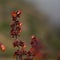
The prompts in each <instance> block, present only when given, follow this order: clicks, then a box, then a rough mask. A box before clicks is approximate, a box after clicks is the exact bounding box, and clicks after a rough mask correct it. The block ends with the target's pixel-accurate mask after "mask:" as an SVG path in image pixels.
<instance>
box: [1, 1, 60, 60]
mask: <svg viewBox="0 0 60 60" xmlns="http://www.w3.org/2000/svg"><path fill="white" fill-rule="evenodd" d="M17 10H22V15H21V18H19V20H20V21H21V22H22V23H23V25H22V33H21V36H20V37H19V38H20V39H22V40H24V41H25V42H26V44H27V45H28V46H27V49H29V47H30V44H29V43H30V40H31V35H36V36H37V37H38V38H40V39H41V41H42V42H43V43H44V44H45V46H46V47H47V48H46V49H45V50H43V52H48V53H49V56H48V58H47V60H55V59H56V58H57V54H58V52H59V51H60V1H59V0H57V1H56V0H0V42H2V43H3V44H4V45H5V46H6V47H7V48H6V51H5V52H2V51H1V50H0V60H14V58H13V53H14V51H15V50H16V49H17V48H13V45H12V43H13V40H14V39H12V38H11V37H10V26H9V25H10V22H11V19H12V18H11V12H12V11H17Z"/></svg>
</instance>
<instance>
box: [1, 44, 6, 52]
mask: <svg viewBox="0 0 60 60" xmlns="http://www.w3.org/2000/svg"><path fill="white" fill-rule="evenodd" d="M0 49H1V50H2V51H3V52H4V51H5V50H6V47H5V45H3V44H1V45H0Z"/></svg>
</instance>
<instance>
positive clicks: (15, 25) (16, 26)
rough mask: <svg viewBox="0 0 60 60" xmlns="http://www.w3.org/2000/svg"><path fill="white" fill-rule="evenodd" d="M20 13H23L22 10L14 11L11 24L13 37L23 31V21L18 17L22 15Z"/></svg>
mask: <svg viewBox="0 0 60 60" xmlns="http://www.w3.org/2000/svg"><path fill="white" fill-rule="evenodd" d="M20 14H21V11H20V10H19V11H17V12H12V22H11V24H10V26H11V31H10V32H11V37H14V36H16V37H17V36H18V35H19V33H21V26H22V23H21V22H19V20H18V19H17V18H19V17H20Z"/></svg>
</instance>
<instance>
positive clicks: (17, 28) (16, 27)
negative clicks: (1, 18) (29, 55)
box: [10, 10, 24, 60]
mask: <svg viewBox="0 0 60 60" xmlns="http://www.w3.org/2000/svg"><path fill="white" fill-rule="evenodd" d="M20 14H21V10H19V11H16V12H12V22H11V25H10V26H11V31H10V32H11V37H12V38H15V40H14V42H13V46H14V47H18V50H17V51H16V52H15V53H14V54H15V55H16V60H20V51H19V46H21V47H23V46H24V42H23V41H20V40H19V39H18V38H17V37H18V36H19V35H20V33H21V25H22V23H21V22H20V21H19V20H18V19H17V18H19V17H20Z"/></svg>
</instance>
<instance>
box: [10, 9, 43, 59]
mask: <svg viewBox="0 0 60 60" xmlns="http://www.w3.org/2000/svg"><path fill="white" fill-rule="evenodd" d="M20 15H21V10H18V11H16V12H12V22H11V24H10V26H11V31H10V34H11V37H12V38H15V40H14V42H13V46H14V47H17V48H18V49H17V50H16V51H15V52H14V56H16V60H33V58H34V57H35V56H37V57H41V54H40V49H41V48H43V45H42V43H41V41H40V40H39V39H38V38H36V37H35V36H34V35H33V36H32V37H31V38H32V39H31V42H30V44H31V48H30V49H29V51H26V50H25V47H26V45H25V42H24V41H22V40H20V39H18V36H19V35H20V33H21V31H22V30H21V26H22V23H21V22H20V21H19V20H18V19H17V18H19V17H20ZM24 55H26V57H25V58H24V57H23V56H24Z"/></svg>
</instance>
